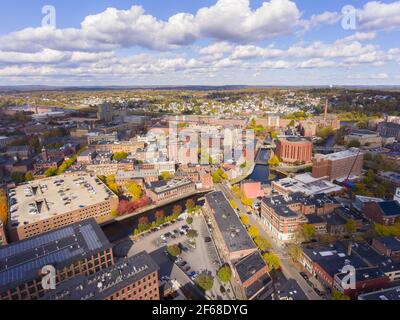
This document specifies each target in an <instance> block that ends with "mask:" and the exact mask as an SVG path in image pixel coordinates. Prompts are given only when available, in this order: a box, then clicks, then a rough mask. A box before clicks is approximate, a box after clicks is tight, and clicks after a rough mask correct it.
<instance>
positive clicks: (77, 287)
mask: <svg viewBox="0 0 400 320" xmlns="http://www.w3.org/2000/svg"><path fill="white" fill-rule="evenodd" d="M158 270H159V267H158V265H157V264H156V263H155V262H154V260H153V259H152V258H151V257H150V255H149V254H148V253H146V252H140V253H138V254H136V255H134V256H132V257H130V258H126V259H123V260H121V261H119V262H117V263H116V264H115V265H114V266H112V267H109V268H107V269H105V270H103V271H100V272H98V273H96V274H94V275H91V276H78V277H75V278H72V279H71V280H69V281H66V282H64V283H61V285H59V286H58V288H57V289H56V290H55V291H52V292H49V293H48V294H47V295H45V296H44V297H43V298H42V300H74V301H77V300H104V299H106V298H107V297H109V296H111V295H112V294H114V293H115V292H118V291H120V290H122V289H124V288H125V287H127V286H128V285H130V284H133V283H136V282H138V281H139V280H141V279H143V278H144V277H146V276H147V275H149V274H151V273H154V272H156V271H158ZM154 280H156V281H158V277H157V278H155V279H154Z"/></svg>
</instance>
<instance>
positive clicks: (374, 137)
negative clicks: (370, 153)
mask: <svg viewBox="0 0 400 320" xmlns="http://www.w3.org/2000/svg"><path fill="white" fill-rule="evenodd" d="M344 141H345V142H346V143H349V142H351V141H357V142H359V143H360V145H361V146H368V147H374V148H377V147H381V146H382V137H381V136H379V133H377V132H375V131H370V130H366V129H359V130H352V131H351V132H350V133H349V134H348V135H346V136H345V137H344Z"/></svg>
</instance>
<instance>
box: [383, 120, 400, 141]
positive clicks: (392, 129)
mask: <svg viewBox="0 0 400 320" xmlns="http://www.w3.org/2000/svg"><path fill="white" fill-rule="evenodd" d="M378 132H379V134H380V136H381V137H385V138H386V137H394V138H396V139H397V140H399V139H400V124H398V123H393V122H381V123H379V124H378Z"/></svg>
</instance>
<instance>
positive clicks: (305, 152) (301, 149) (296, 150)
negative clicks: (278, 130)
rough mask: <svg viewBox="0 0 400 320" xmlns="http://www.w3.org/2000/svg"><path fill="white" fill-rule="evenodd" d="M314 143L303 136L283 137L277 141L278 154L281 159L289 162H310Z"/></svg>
mask: <svg viewBox="0 0 400 320" xmlns="http://www.w3.org/2000/svg"><path fill="white" fill-rule="evenodd" d="M312 152H313V143H312V142H311V141H310V140H307V139H305V138H301V137H286V138H281V139H279V140H278V142H277V146H276V155H277V156H278V158H279V160H280V161H281V162H284V163H289V164H295V163H298V164H302V163H310V162H311V158H312Z"/></svg>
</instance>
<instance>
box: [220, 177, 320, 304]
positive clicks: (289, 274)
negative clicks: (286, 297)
mask: <svg viewBox="0 0 400 320" xmlns="http://www.w3.org/2000/svg"><path fill="white" fill-rule="evenodd" d="M216 188H217V190H221V191H223V192H224V193H225V195H227V196H228V198H230V199H234V200H235V202H236V203H237V205H238V207H239V209H240V211H241V212H242V213H246V212H248V211H250V209H248V208H246V207H245V206H243V204H242V203H241V201H240V199H238V198H237V197H236V196H235V195H234V194H233V192H232V190H231V189H230V187H229V186H228V185H226V184H218V185H217V186H216ZM249 218H250V224H253V225H256V226H257V227H258V229H259V230H260V235H261V236H263V237H265V238H266V239H267V240H268V241H269V242H270V243H271V245H272V250H273V252H275V253H276V254H277V255H278V257H279V258H280V259H281V262H282V272H283V274H284V276H285V277H286V278H287V279H288V280H290V279H294V280H295V281H296V282H297V283H298V284H299V286H300V288H301V290H303V292H304V294H305V295H306V296H307V298H308V299H309V300H322V298H321V297H320V296H319V295H318V294H317V293H316V292H315V291H314V289H313V288H312V287H310V286H309V284H308V283H307V282H306V281H305V280H304V279H303V277H302V276H301V275H300V273H299V270H298V269H297V268H296V267H295V265H294V264H293V262H292V261H291V259H290V257H288V256H287V254H286V252H285V250H284V248H282V246H279V245H278V244H277V243H276V241H275V240H274V239H272V237H271V236H270V235H269V234H268V233H267V232H266V231H265V226H264V225H263V224H262V222H261V219H260V218H259V217H258V216H257V215H256V214H251V215H249Z"/></svg>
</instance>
